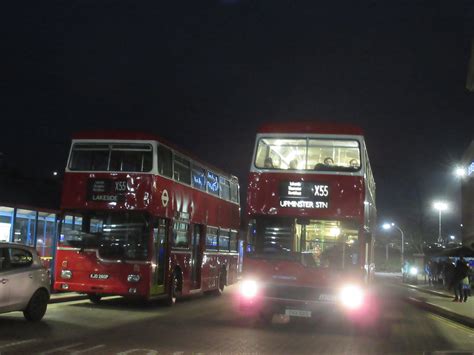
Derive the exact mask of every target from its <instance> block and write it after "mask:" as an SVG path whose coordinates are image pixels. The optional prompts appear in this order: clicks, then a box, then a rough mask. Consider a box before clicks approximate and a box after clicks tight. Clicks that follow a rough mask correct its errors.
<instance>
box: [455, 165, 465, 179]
mask: <svg viewBox="0 0 474 355" xmlns="http://www.w3.org/2000/svg"><path fill="white" fill-rule="evenodd" d="M454 175H456V176H457V177H459V178H462V177H464V176H466V169H465V168H464V167H462V166H457V167H456V168H455V169H454Z"/></svg>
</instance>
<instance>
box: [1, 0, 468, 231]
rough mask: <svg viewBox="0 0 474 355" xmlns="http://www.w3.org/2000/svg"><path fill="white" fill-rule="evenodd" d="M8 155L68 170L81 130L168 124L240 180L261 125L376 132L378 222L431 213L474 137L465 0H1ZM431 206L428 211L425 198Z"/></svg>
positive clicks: (185, 143) (162, 131) (453, 193)
mask: <svg viewBox="0 0 474 355" xmlns="http://www.w3.org/2000/svg"><path fill="white" fill-rule="evenodd" d="M0 12H1V14H2V15H1V21H0V22H1V25H0V26H2V32H3V35H2V55H1V59H0V64H1V68H2V85H1V87H2V95H1V96H2V105H1V117H2V129H1V130H0V152H3V153H4V154H5V155H6V157H7V160H8V163H9V164H10V166H12V167H14V168H16V169H20V170H21V171H22V172H23V173H24V174H27V175H34V176H50V175H51V174H52V171H54V170H59V171H60V170H63V169H64V165H65V159H66V153H67V149H68V144H69V139H70V136H71V134H72V132H75V131H78V130H85V129H87V130H89V129H133V130H138V131H147V132H154V133H157V134H159V135H161V136H163V137H165V138H167V139H168V140H170V141H172V142H174V143H176V144H177V145H180V146H182V147H184V148H185V149H187V150H189V151H192V152H194V153H195V155H197V156H199V157H202V158H203V159H204V160H206V161H208V162H210V163H212V164H214V165H216V166H218V167H220V168H222V169H224V170H226V171H229V172H231V173H233V174H235V175H237V176H238V177H239V178H240V181H241V185H242V187H243V190H245V185H246V183H247V181H246V180H247V179H246V175H247V171H248V168H249V165H250V159H251V153H252V149H253V143H254V138H255V132H256V129H257V127H258V126H259V125H260V124H261V123H262V122H268V121H270V122H271V121H290V120H298V121H300V120H315V121H330V122H331V121H334V122H336V121H338V122H350V123H355V124H358V125H360V126H361V127H362V128H363V129H364V130H365V132H366V140H367V142H368V149H369V156H370V158H371V161H372V165H373V170H374V173H375V179H376V182H377V187H378V190H377V194H378V197H377V202H378V209H379V216H380V218H381V220H385V219H388V218H390V219H393V220H394V221H396V222H397V223H399V224H400V225H409V224H410V223H413V220H414V219H415V220H416V219H417V218H418V217H420V218H421V219H422V220H423V223H425V224H426V225H425V227H424V228H425V233H434V234H435V235H436V233H437V215H436V213H435V212H434V211H433V210H432V208H431V203H432V200H433V199H434V198H445V199H447V200H449V201H451V202H452V210H451V211H450V212H449V213H447V214H446V215H445V221H446V232H445V233H448V234H457V235H459V215H460V211H459V207H458V205H459V201H458V199H459V182H458V181H456V180H455V179H454V177H453V175H452V173H451V171H452V168H453V167H454V166H455V165H456V163H457V161H458V160H459V159H460V157H461V155H462V153H463V151H464V150H465V149H466V148H467V146H468V145H469V143H470V141H471V140H472V139H473V138H474V134H473V132H474V93H469V92H468V91H467V90H466V89H465V85H466V74H467V67H468V60H469V52H470V46H471V40H472V38H474V3H473V2H472V1H471V0H465V1H453V0H447V1H416V0H410V1H327V2H323V1H321V2H319V1H310V2H303V1H295V0H292V1H277V0H271V1H258V0H254V1H237V0H233V1H232V0H221V1H217V0H215V1H188V2H186V1H170V2H166V1H152V2H145V1H129V2H125V1H106V0H104V1H96V0H95V1H61V2H59V1H57V2H53V1H30V2H29V3H28V2H26V3H23V2H13V1H12V2H10V4H9V5H5V4H3V5H2V10H1V11H0ZM420 210H422V211H423V214H421V215H420V214H419V212H418V211H420Z"/></svg>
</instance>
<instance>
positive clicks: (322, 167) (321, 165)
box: [314, 157, 334, 170]
mask: <svg viewBox="0 0 474 355" xmlns="http://www.w3.org/2000/svg"><path fill="white" fill-rule="evenodd" d="M333 165H334V160H333V159H332V158H331V157H327V158H324V161H323V163H318V164H316V165H315V166H314V169H315V170H328V168H329V167H332V166H333Z"/></svg>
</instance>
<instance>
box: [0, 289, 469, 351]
mask: <svg viewBox="0 0 474 355" xmlns="http://www.w3.org/2000/svg"><path fill="white" fill-rule="evenodd" d="M375 288H376V289H375V290H374V292H376V293H377V300H379V301H378V302H380V303H379V304H377V303H378V302H376V304H375V305H374V306H375V307H374V308H373V310H374V312H375V313H378V316H377V319H378V320H377V321H376V323H375V324H373V326H368V327H367V328H364V327H358V326H356V325H354V324H353V323H351V322H348V321H347V320H344V319H343V318H342V319H341V318H339V317H333V316H330V315H332V314H334V312H333V311H335V310H331V309H328V310H327V311H328V312H329V313H328V314H325V313H324V312H321V313H319V312H318V314H317V315H315V318H314V319H312V320H304V319H295V320H291V321H290V322H289V323H287V324H279V323H277V322H274V323H272V324H266V323H262V322H260V321H258V319H254V318H251V317H248V316H245V315H243V314H240V312H239V311H238V307H237V304H236V296H237V294H238V292H237V291H238V287H237V286H232V287H229V288H226V290H225V292H224V294H223V295H222V296H220V297H212V296H193V297H191V298H189V299H186V300H181V301H180V302H178V303H177V304H176V305H175V306H173V307H165V306H164V305H163V304H162V303H160V302H150V303H143V302H131V301H128V300H126V299H123V298H119V297H115V298H111V299H105V300H103V301H101V302H100V303H99V304H93V303H91V302H90V301H89V300H77V301H70V302H59V303H56V304H50V305H49V307H48V311H47V313H46V315H45V317H44V318H43V320H42V321H41V322H37V323H32V322H27V321H26V320H25V319H24V318H23V315H22V314H21V312H13V313H6V314H2V315H0V352H1V354H2V355H7V354H53V355H56V354H57V355H62V354H71V355H72V354H74V355H77V354H81V355H82V354H84V355H88V354H100V355H105V354H120V355H127V354H130V355H142V354H143V355H145V354H148V355H157V354H160V355H162V354H180V355H192V354H194V355H196V354H198V353H201V354H209V355H211V354H213V355H217V354H272V355H273V354H285V355H286V354H351V355H352V354H420V355H421V354H472V350H473V349H474V332H472V329H471V328H468V327H465V326H463V325H459V324H457V323H455V322H452V321H450V320H448V319H446V318H444V317H439V316H437V315H435V314H433V313H431V312H426V311H425V310H423V309H420V308H418V307H415V306H414V305H412V304H411V303H408V302H405V301H404V300H403V297H404V296H405V295H407V294H410V293H412V292H418V291H416V290H412V289H409V288H406V287H403V286H399V285H396V284H393V283H386V282H385V281H383V282H380V283H378V284H377V285H376V286H375ZM69 296H71V295H69ZM81 296H82V295H81ZM54 297H58V296H54ZM62 297H65V295H62ZM63 299H64V298H63ZM336 313H337V312H336Z"/></svg>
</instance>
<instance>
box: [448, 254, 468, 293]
mask: <svg viewBox="0 0 474 355" xmlns="http://www.w3.org/2000/svg"><path fill="white" fill-rule="evenodd" d="M468 272H469V266H467V264H466V262H465V261H464V259H463V258H462V257H461V258H459V259H458V261H457V262H456V266H455V268H454V275H453V280H452V284H451V285H452V288H453V290H454V299H453V302H462V301H463V300H464V289H463V282H464V279H465V278H468ZM467 282H469V278H468V281H467ZM466 300H467V298H466Z"/></svg>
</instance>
